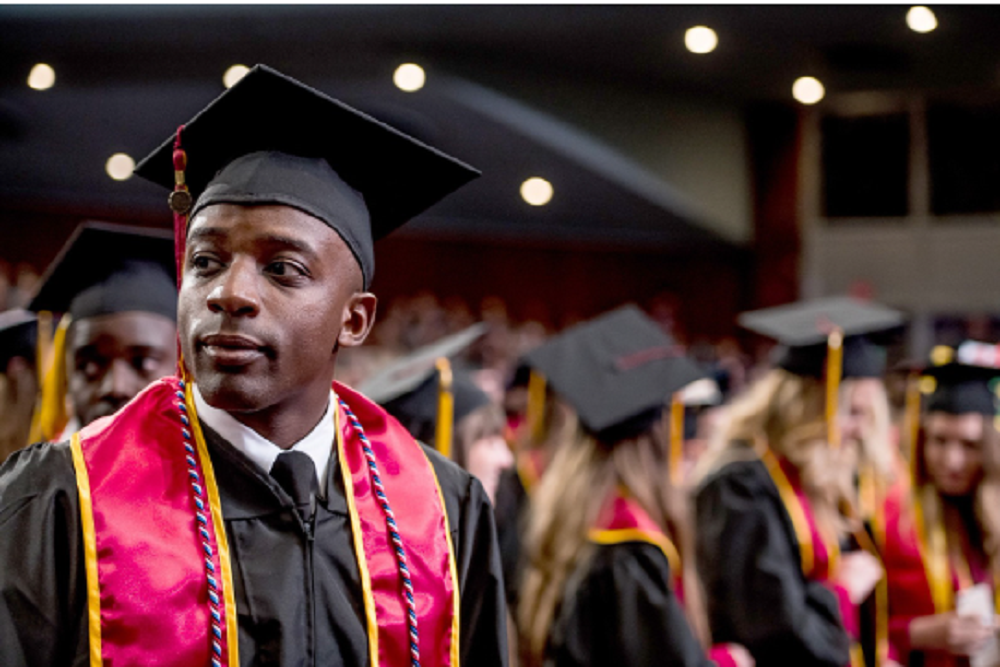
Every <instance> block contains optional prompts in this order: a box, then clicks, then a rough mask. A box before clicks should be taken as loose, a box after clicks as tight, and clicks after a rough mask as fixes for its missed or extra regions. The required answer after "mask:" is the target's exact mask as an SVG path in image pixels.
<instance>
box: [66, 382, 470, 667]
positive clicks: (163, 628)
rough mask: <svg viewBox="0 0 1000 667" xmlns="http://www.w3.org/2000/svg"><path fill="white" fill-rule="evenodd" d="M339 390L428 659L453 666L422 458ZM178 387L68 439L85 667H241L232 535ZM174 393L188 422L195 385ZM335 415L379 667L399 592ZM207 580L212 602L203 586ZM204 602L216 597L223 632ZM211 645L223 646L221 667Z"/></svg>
mask: <svg viewBox="0 0 1000 667" xmlns="http://www.w3.org/2000/svg"><path fill="white" fill-rule="evenodd" d="M334 389H335V391H336V392H337V393H338V395H340V396H341V397H342V398H344V400H345V401H346V402H347V403H348V405H349V406H350V407H351V409H352V411H354V413H355V415H356V416H357V417H358V419H359V420H360V421H361V423H362V425H363V427H364V428H365V431H366V434H367V436H368V438H369V439H370V441H371V446H372V449H373V450H374V451H375V457H376V461H377V462H378V465H379V472H380V476H381V479H382V482H383V485H384V487H385V489H386V494H387V495H388V498H389V499H390V502H391V504H392V507H393V510H394V511H395V514H396V519H397V522H398V530H399V532H400V533H401V535H402V539H403V544H404V546H405V548H406V550H407V556H408V558H409V566H410V572H411V580H412V581H413V584H414V587H415V590H416V599H417V610H418V617H419V621H420V630H421V638H420V650H421V656H422V658H423V660H424V664H428V665H449V666H454V667H457V665H458V660H457V656H458V618H459V614H458V590H457V584H456V581H457V578H456V573H455V564H454V557H453V555H452V548H451V542H450V534H449V530H448V523H447V516H446V514H445V509H444V500H443V497H442V495H441V492H440V489H439V487H438V484H437V480H436V478H435V476H434V472H433V469H432V468H431V465H430V462H429V461H428V460H427V458H426V456H425V455H424V453H423V450H422V449H421V448H420V446H419V445H418V444H417V443H416V441H415V440H414V439H413V438H412V437H411V436H410V435H409V434H408V433H407V432H406V431H405V430H404V429H403V428H402V427H401V426H400V425H399V424H398V422H396V421H395V420H393V419H392V418H391V417H389V416H388V415H387V414H386V413H385V412H384V411H383V410H382V409H381V408H380V407H378V406H377V405H375V404H374V403H372V402H371V401H369V400H368V399H366V398H364V397H362V396H360V395H359V394H356V393H355V392H353V391H351V390H349V389H347V388H346V387H342V386H340V385H335V386H334ZM178 392H180V383H179V380H178V379H177V378H164V379H162V380H159V381H157V382H155V383H153V384H152V385H150V386H149V387H148V388H146V389H145V390H144V391H143V392H141V393H140V394H139V395H138V396H136V398H135V399H133V400H132V401H131V402H130V403H129V404H128V405H127V406H125V407H124V408H123V409H122V410H121V411H120V412H118V413H117V414H116V415H114V416H113V417H110V418H105V419H101V420H98V421H96V422H94V423H92V424H90V425H89V426H88V427H86V428H85V429H83V430H82V431H81V432H80V433H79V435H78V437H74V440H73V449H74V464H75V466H76V470H77V483H78V488H79V492H80V498H81V519H82V523H83V528H84V543H85V555H86V565H87V584H88V602H89V604H88V612H89V622H90V639H91V663H90V664H91V667H97V666H99V665H102V664H103V662H104V661H107V663H108V664H109V665H111V664H114V665H116V666H120V665H155V666H167V665H169V666H177V667H180V666H182V665H183V666H185V667H187V666H190V665H210V664H213V662H214V663H215V664H220V665H236V664H238V656H237V645H236V618H235V604H234V603H233V600H232V592H231V591H232V587H231V575H230V563H229V561H228V550H227V548H226V537H225V531H224V530H222V531H217V530H216V528H217V526H219V525H221V524H222V514H221V507H220V505H219V501H218V495H217V489H216V487H215V483H214V473H213V471H212V466H211V460H210V458H209V456H208V453H207V449H206V448H205V445H204V440H203V438H201V436H200V426H199V424H198V422H197V419H191V420H190V422H191V424H190V426H189V427H188V428H189V429H190V431H191V432H192V436H193V437H192V442H193V443H194V445H195V452H194V455H193V456H192V455H191V454H189V453H188V452H186V451H185V449H184V444H183V443H184V441H183V440H182V434H181V429H182V428H184V425H183V424H182V423H181V420H180V415H181V412H180V410H179V409H178V408H177V403H178V402H179V400H180V399H179V398H178ZM180 396H182V397H184V398H183V400H184V403H185V405H186V407H187V410H188V412H189V413H190V414H193V413H194V405H193V401H192V400H191V397H190V388H188V392H187V394H185V393H183V392H181V393H180ZM341 413H342V411H340V410H339V409H338V421H339V426H340V436H341V437H340V444H341V446H339V447H338V448H337V453H338V456H339V457H340V460H341V463H342V466H341V468H342V471H343V474H344V477H345V488H346V489H348V490H349V492H348V493H347V495H348V504H349V507H350V510H351V519H352V526H353V531H352V532H353V537H354V542H355V551H356V554H357V556H358V564H359V569H360V570H361V574H362V583H363V586H364V597H365V608H366V609H365V611H366V620H367V624H368V634H369V643H370V652H371V657H372V661H371V662H372V665H373V667H376V666H377V665H380V664H381V665H388V666H390V667H408V666H409V665H410V664H411V663H410V654H409V649H408V647H409V644H408V642H409V638H408V630H407V628H406V624H405V622H403V613H404V612H403V610H404V605H403V599H402V585H401V582H400V579H399V571H398V569H396V568H397V566H396V563H395V560H394V558H393V557H392V555H391V551H390V550H389V549H388V547H387V546H386V545H387V544H388V535H387V532H386V523H385V518H384V515H383V513H382V512H383V510H382V508H381V507H380V506H379V505H377V504H376V503H375V501H374V496H373V494H372V491H371V485H370V481H369V480H370V478H369V477H368V474H367V463H365V461H364V455H363V453H362V450H361V442H360V440H359V438H358V437H357V434H356V433H354V430H353V428H351V427H350V426H349V425H348V424H347V420H346V419H345V418H344V416H343V414H341ZM189 457H190V458H191V460H193V461H194V464H195V465H197V466H198V468H196V469H197V470H199V471H200V472H199V473H197V475H198V477H196V478H194V479H195V481H196V483H197V484H199V488H200V489H201V490H202V491H203V492H204V496H203V497H204V506H205V511H204V512H203V513H202V514H203V516H204V517H205V518H206V521H205V523H204V525H202V526H201V528H204V529H205V531H206V532H205V534H199V525H198V523H197V521H196V508H195V501H194V498H193V495H192V491H191V488H192V485H191V482H192V479H193V478H192V473H191V465H192V463H191V461H189V460H188V459H189ZM345 462H346V466H345V465H343V464H344V463H345ZM205 535H207V538H206V537H205ZM206 541H207V543H208V548H207V549H206V545H205V542H206ZM212 575H214V578H213V581H214V582H215V583H216V584H217V587H218V588H217V589H216V591H217V592H218V594H216V593H210V590H209V585H208V576H212ZM210 595H215V596H216V597H217V599H218V600H219V605H218V611H216V613H218V614H219V616H220V617H219V619H218V623H217V624H216V626H217V628H213V623H212V617H211V613H212V610H211V609H210V605H209V597H210ZM216 629H217V634H216V633H215V630H216ZM213 642H218V643H219V645H220V647H221V650H220V651H218V653H217V654H215V655H214V658H215V660H213V653H214V652H213ZM215 661H217V662H215Z"/></svg>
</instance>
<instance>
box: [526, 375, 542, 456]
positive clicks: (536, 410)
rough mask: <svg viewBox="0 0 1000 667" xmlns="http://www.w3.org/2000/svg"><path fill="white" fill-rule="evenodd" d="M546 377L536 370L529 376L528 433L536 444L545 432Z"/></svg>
mask: <svg viewBox="0 0 1000 667" xmlns="http://www.w3.org/2000/svg"><path fill="white" fill-rule="evenodd" d="M545 384H546V380H545V376H544V375H542V374H541V373H539V372H538V371H536V370H532V371H531V373H530V374H529V375H528V411H527V415H526V420H527V422H528V432H529V433H530V434H531V439H532V441H533V442H534V443H536V444H537V443H538V442H539V441H540V440H541V439H542V433H544V431H545Z"/></svg>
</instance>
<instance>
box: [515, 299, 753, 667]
mask: <svg viewBox="0 0 1000 667" xmlns="http://www.w3.org/2000/svg"><path fill="white" fill-rule="evenodd" d="M673 350H674V346H673V343H672V341H670V339H669V338H667V337H666V336H664V335H663V334H662V332H660V330H659V329H658V328H657V326H656V324H655V323H653V322H652V321H650V320H648V318H646V317H645V316H644V315H642V314H641V312H640V311H638V309H635V308H629V307H627V308H623V309H619V310H617V311H614V312H612V313H609V314H607V315H605V316H603V317H600V318H598V319H596V320H594V321H592V322H588V323H584V324H582V325H578V326H577V327H573V328H572V329H569V330H567V331H566V332H565V333H564V334H562V335H561V336H559V337H557V338H556V339H553V340H552V341H550V342H549V343H548V344H546V345H545V346H543V347H542V348H539V349H538V350H536V351H535V352H534V353H532V354H531V355H529V357H530V360H531V361H532V363H533V364H534V365H535V367H536V368H539V369H540V370H541V371H542V372H544V373H545V375H546V378H547V380H548V382H549V383H550V385H551V387H552V388H553V390H554V391H555V392H556V393H557V394H558V395H559V396H560V397H561V399H562V401H564V404H565V405H567V406H569V408H571V409H572V411H571V414H573V415H575V417H576V422H577V423H576V424H575V425H573V427H572V428H566V429H565V430H564V432H563V437H564V439H565V441H564V442H562V443H561V444H560V445H559V446H558V447H557V448H556V453H555V457H554V459H553V461H552V463H551V465H550V466H549V468H548V470H547V471H546V474H545V476H544V477H543V479H542V481H541V484H540V486H539V487H538V490H537V492H536V493H535V495H534V496H533V498H532V506H531V512H530V520H529V525H528V531H527V539H526V566H525V572H524V577H523V579H522V586H521V595H520V603H519V606H518V610H517V612H518V628H519V631H520V647H521V656H522V660H523V662H522V664H524V665H528V666H529V667H541V666H543V665H544V666H547V667H570V666H572V667H577V666H585V665H610V664H622V665H637V666H643V665H650V666H652V665H683V666H685V667H703V666H705V667H707V666H708V665H710V664H712V663H711V661H710V657H709V650H710V649H709V645H710V639H709V632H708V628H707V623H706V619H705V615H704V603H703V600H702V595H701V587H700V585H699V584H698V581H697V576H696V573H695V572H696V570H695V568H694V563H693V537H692V534H691V523H690V519H689V517H688V516H687V508H686V505H685V502H684V494H683V491H682V490H681V489H680V488H679V486H678V487H675V486H674V484H672V483H671V475H670V471H671V465H670V462H671V458H672V457H671V449H670V446H669V444H670V443H669V437H668V436H667V433H666V429H665V426H664V420H663V413H664V402H665V400H666V399H667V397H668V396H669V395H670V394H671V393H672V392H674V391H677V390H679V389H680V388H681V387H683V386H684V385H686V384H688V383H689V382H691V381H693V380H695V379H697V378H698V377H699V376H700V373H699V372H698V370H697V368H695V367H694V366H693V364H691V363H690V362H688V361H687V360H686V359H684V358H679V357H677V356H676V354H675V352H674V351H673ZM678 444H680V443H678ZM678 453H679V450H678ZM711 658H712V659H716V660H717V663H718V664H723V665H730V666H732V665H736V666H738V667H748V666H749V665H752V664H753V663H752V660H750V659H749V656H748V655H747V654H746V652H745V651H743V650H742V649H741V648H740V647H718V648H716V649H715V650H714V651H713V652H712V654H711Z"/></svg>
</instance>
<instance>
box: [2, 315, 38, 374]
mask: <svg viewBox="0 0 1000 667" xmlns="http://www.w3.org/2000/svg"><path fill="white" fill-rule="evenodd" d="M37 335H38V318H37V317H36V316H35V314H34V313H33V312H31V311H29V310H24V309H23V308H15V309H12V310H7V311H4V312H2V313H0V373H5V372H6V371H7V364H9V363H10V360H11V359H14V358H15V357H24V358H25V359H27V360H28V361H29V363H30V365H31V367H34V366H35V355H36V348H35V345H36V342H37Z"/></svg>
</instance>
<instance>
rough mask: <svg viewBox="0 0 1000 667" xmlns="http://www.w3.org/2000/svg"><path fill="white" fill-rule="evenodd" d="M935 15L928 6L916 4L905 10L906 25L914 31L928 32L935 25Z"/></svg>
mask: <svg viewBox="0 0 1000 667" xmlns="http://www.w3.org/2000/svg"><path fill="white" fill-rule="evenodd" d="M937 24H938V23H937V17H936V16H934V12H932V11H931V10H930V8H929V7H924V6H923V5H917V6H916V7H910V11H908V12H906V25H908V26H910V30H912V31H914V32H930V31H931V30H933V29H934V28H936V27H937Z"/></svg>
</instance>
